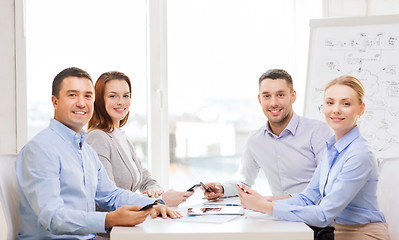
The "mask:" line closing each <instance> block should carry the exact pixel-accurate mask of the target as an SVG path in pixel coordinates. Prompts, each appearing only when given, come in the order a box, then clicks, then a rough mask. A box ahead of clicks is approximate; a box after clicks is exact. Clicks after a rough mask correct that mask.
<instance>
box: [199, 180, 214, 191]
mask: <svg viewBox="0 0 399 240" xmlns="http://www.w3.org/2000/svg"><path fill="white" fill-rule="evenodd" d="M200 184H201V186H202V187H203V188H205V191H206V192H213V190H212V188H210V187H208V186H207V185H205V184H204V183H203V182H200Z"/></svg>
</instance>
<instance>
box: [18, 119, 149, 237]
mask: <svg viewBox="0 0 399 240" xmlns="http://www.w3.org/2000/svg"><path fill="white" fill-rule="evenodd" d="M85 138H86V132H85V131H83V130H82V132H81V134H78V133H76V132H74V131H73V130H71V129H70V128H68V127H66V126H65V125H63V124H62V123H60V122H58V121H57V120H54V119H52V120H51V122H50V127H49V128H47V129H45V130H43V131H42V132H40V133H39V134H38V135H36V136H35V137H34V138H33V139H32V140H31V141H30V142H29V143H28V144H27V145H25V146H24V148H23V149H22V150H21V151H20V153H19V154H18V158H17V161H16V173H17V179H18V190H19V195H20V214H21V220H22V222H21V229H20V233H19V238H20V239H90V238H94V237H95V234H93V233H96V232H105V217H106V214H107V213H106V212H95V209H96V208H95V207H96V203H97V204H98V205H99V206H100V207H101V208H103V209H109V210H115V209H117V208H119V207H121V206H123V205H141V206H144V205H147V204H149V203H152V202H154V201H155V200H156V199H150V198H147V197H144V196H143V195H141V194H136V193H132V192H130V191H126V190H122V189H119V188H116V187H115V185H114V183H113V182H112V181H110V180H109V178H108V176H107V174H106V171H105V170H104V168H103V166H102V164H101V163H100V161H99V160H98V156H97V153H96V152H95V151H94V150H93V149H92V148H91V147H90V146H88V145H87V144H86V143H85V142H84V140H85ZM64 234H65V235H64ZM66 234H68V235H66Z"/></svg>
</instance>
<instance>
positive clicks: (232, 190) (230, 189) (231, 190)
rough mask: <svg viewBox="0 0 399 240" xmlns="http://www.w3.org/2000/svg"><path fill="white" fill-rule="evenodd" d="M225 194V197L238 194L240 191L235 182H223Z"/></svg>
mask: <svg viewBox="0 0 399 240" xmlns="http://www.w3.org/2000/svg"><path fill="white" fill-rule="evenodd" d="M222 187H223V196H224V197H232V196H237V195H238V192H237V189H236V187H235V185H234V184H231V183H228V184H223V185H222Z"/></svg>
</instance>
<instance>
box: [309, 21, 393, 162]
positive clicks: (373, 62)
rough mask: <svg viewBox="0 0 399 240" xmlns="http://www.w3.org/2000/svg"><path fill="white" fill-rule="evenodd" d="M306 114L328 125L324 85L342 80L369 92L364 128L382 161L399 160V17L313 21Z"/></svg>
mask: <svg viewBox="0 0 399 240" xmlns="http://www.w3.org/2000/svg"><path fill="white" fill-rule="evenodd" d="M310 27H311V29H310V46H309V61H308V76H307V82H306V97H305V105H304V106H305V107H304V115H305V116H307V117H310V118H315V119H320V120H324V116H323V115H322V112H321V106H322V99H323V93H324V86H325V85H326V83H327V82H329V81H330V80H332V79H334V78H336V77H339V76H341V75H352V76H354V77H356V78H358V79H359V80H360V81H361V82H362V84H363V85H364V87H365V104H366V111H365V113H364V115H363V116H362V117H361V119H360V120H359V128H360V131H361V133H362V136H364V137H365V138H366V139H367V140H368V141H369V143H370V144H371V146H372V148H373V150H374V151H375V153H376V155H377V157H379V158H386V157H398V156H399V15H390V16H373V17H357V18H340V19H318V20H311V21H310Z"/></svg>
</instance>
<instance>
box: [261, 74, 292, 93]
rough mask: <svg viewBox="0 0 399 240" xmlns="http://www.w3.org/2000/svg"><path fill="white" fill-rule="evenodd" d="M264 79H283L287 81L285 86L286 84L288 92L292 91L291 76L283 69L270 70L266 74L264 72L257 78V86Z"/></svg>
mask: <svg viewBox="0 0 399 240" xmlns="http://www.w3.org/2000/svg"><path fill="white" fill-rule="evenodd" d="M266 78H270V79H284V80H286V81H287V84H288V87H289V88H290V90H291V91H293V90H294V86H293V83H292V77H291V75H290V74H289V73H287V71H285V70H283V69H270V70H268V71H267V72H265V73H264V74H262V76H260V78H259V86H260V84H261V83H262V81H263V80H265V79H266Z"/></svg>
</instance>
